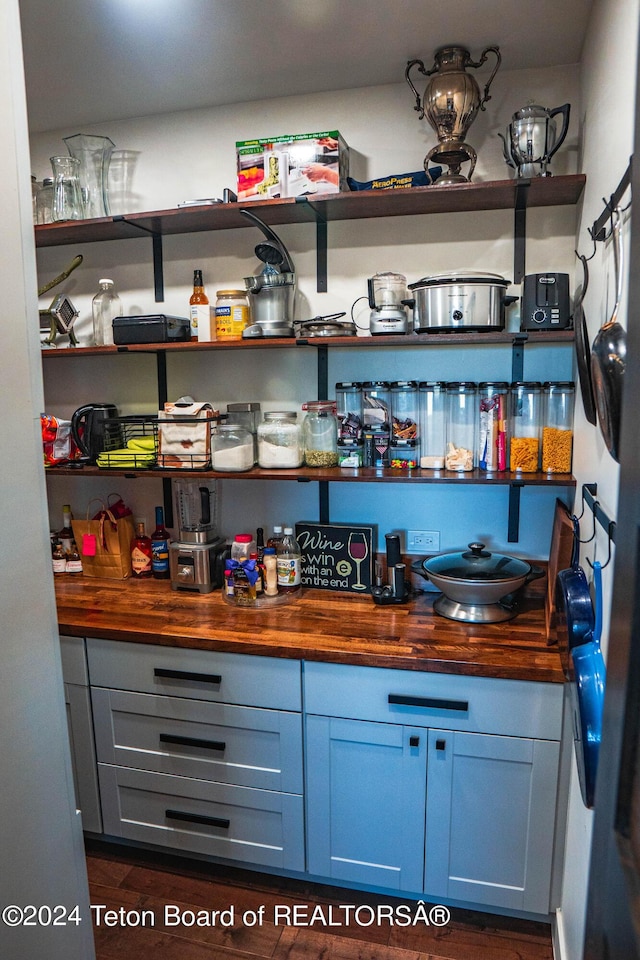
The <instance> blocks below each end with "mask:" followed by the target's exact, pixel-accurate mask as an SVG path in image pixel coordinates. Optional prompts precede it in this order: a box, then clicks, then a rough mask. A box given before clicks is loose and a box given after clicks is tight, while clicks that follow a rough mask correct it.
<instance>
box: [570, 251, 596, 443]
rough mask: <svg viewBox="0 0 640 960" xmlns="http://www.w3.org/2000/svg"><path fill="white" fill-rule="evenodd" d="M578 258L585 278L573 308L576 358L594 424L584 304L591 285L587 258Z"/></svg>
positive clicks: (588, 413)
mask: <svg viewBox="0 0 640 960" xmlns="http://www.w3.org/2000/svg"><path fill="white" fill-rule="evenodd" d="M577 256H578V259H579V260H581V261H582V269H583V270H584V280H583V283H582V290H581V292H580V296H579V297H578V300H577V303H576V305H575V307H574V310H573V331H574V337H575V345H576V360H577V364H578V379H579V381H580V393H581V394H582V406H583V407H584V415H585V417H586V418H587V420H588V421H589V423H592V424H593V425H594V426H595V425H596V423H597V418H596V401H595V397H594V395H593V379H592V377H591V349H590V347H589V340H588V336H587V321H586V320H585V316H584V310H583V309H582V304H583V303H584V296H585V294H586V292H587V287H588V286H589V268H588V267H587V258H586V257H585V256H582V255H581V254H577Z"/></svg>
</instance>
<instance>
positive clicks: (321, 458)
mask: <svg viewBox="0 0 640 960" xmlns="http://www.w3.org/2000/svg"><path fill="white" fill-rule="evenodd" d="M302 409H303V410H304V411H306V416H305V418H304V421H303V423H302V441H303V444H304V462H305V463H306V465H307V466H308V467H336V466H337V465H338V418H337V417H336V402H335V400H311V401H309V403H303V404H302Z"/></svg>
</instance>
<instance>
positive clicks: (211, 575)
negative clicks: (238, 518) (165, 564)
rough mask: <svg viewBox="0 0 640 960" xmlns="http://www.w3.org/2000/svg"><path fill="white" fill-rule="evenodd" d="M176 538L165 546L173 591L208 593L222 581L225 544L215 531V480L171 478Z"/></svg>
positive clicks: (220, 584)
mask: <svg viewBox="0 0 640 960" xmlns="http://www.w3.org/2000/svg"><path fill="white" fill-rule="evenodd" d="M172 482H173V494H174V510H175V517H176V524H177V527H178V539H177V540H175V541H172V543H171V544H170V546H169V569H170V572H171V588H172V589H173V590H195V591H197V592H198V593H211V591H212V590H214V589H215V588H216V587H220V586H222V584H223V582H224V560H225V555H226V552H227V547H226V544H225V542H224V540H223V539H222V538H221V537H219V536H218V532H217V522H216V521H217V510H216V507H217V485H216V481H215V480H203V479H195V480H183V479H182V478H181V479H179V480H173V481H172Z"/></svg>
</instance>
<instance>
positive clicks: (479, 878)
mask: <svg viewBox="0 0 640 960" xmlns="http://www.w3.org/2000/svg"><path fill="white" fill-rule="evenodd" d="M559 750H560V745H559V743H558V742H554V741H547V740H527V739H524V738H522V737H496V736H485V735H482V734H477V733H459V732H456V731H453V732H452V731H448V730H429V753H428V766H427V819H426V829H427V845H426V863H425V893H426V895H427V896H428V897H429V898H436V899H438V898H441V899H452V900H464V901H469V902H473V903H478V904H486V905H490V906H494V907H505V908H509V909H514V910H523V911H527V912H530V913H540V914H544V913H547V912H548V911H549V885H550V878H551V867H552V860H553V839H554V821H555V808H556V784H557V776H558V761H559Z"/></svg>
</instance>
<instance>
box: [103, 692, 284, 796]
mask: <svg viewBox="0 0 640 960" xmlns="http://www.w3.org/2000/svg"><path fill="white" fill-rule="evenodd" d="M91 696H92V700H93V713H94V721H95V729H96V745H97V753H98V759H99V760H101V761H103V762H104V763H110V764H117V765H120V766H123V767H138V768H141V769H143V770H155V771H157V772H159V773H168V774H175V775H177V776H181V777H192V778H194V779H200V780H217V781H221V782H223V783H235V784H238V785H240V786H245V787H260V788H262V789H265V790H284V791H286V792H288V793H302V718H301V716H300V714H299V713H285V712H283V711H279V710H262V709H256V708H254V707H241V706H236V705H234V704H227V703H210V702H207V701H203V700H187V699H182V698H180V697H159V696H153V695H151V694H147V693H131V692H129V691H124V690H106V689H103V688H101V687H93V688H92V691H91Z"/></svg>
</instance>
